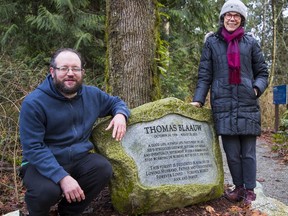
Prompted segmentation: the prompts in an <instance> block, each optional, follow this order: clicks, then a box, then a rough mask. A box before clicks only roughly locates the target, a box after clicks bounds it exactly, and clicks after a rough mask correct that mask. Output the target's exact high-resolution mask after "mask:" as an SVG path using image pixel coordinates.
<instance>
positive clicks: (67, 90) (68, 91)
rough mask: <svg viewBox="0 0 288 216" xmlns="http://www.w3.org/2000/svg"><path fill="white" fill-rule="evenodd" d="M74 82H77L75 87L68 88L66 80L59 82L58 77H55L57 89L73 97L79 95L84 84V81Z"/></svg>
mask: <svg viewBox="0 0 288 216" xmlns="http://www.w3.org/2000/svg"><path fill="white" fill-rule="evenodd" d="M74 81H75V85H74V86H73V87H67V86H66V85H65V83H64V82H65V80H63V81H59V80H58V79H57V76H55V77H54V84H55V87H56V89H57V90H58V91H60V92H61V93H63V94H65V95H73V94H75V93H77V92H78V90H79V89H80V88H81V86H82V82H83V81H82V79H81V80H80V81H76V80H74Z"/></svg>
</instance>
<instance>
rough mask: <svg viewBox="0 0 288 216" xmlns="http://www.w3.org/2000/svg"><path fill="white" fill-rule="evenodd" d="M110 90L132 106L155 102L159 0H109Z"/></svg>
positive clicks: (107, 71) (108, 69)
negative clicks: (157, 6) (157, 7)
mask: <svg viewBox="0 0 288 216" xmlns="http://www.w3.org/2000/svg"><path fill="white" fill-rule="evenodd" d="M106 4H107V6H106V7H107V8H106V10H107V65H106V83H107V91H108V92H110V93H111V94H113V95H118V96H120V97H121V98H122V99H123V100H125V102H126V103H127V104H128V106H129V107H130V108H134V107H137V106H140V105H142V104H144V103H147V102H151V101H152V100H153V95H155V89H156V87H155V86H156V84H155V82H154V80H158V78H155V77H156V76H157V67H156V62H155V56H156V35H157V34H156V29H157V27H156V26H157V18H156V15H157V14H156V11H157V10H156V0H145V1H143V0H107V2H106Z"/></svg>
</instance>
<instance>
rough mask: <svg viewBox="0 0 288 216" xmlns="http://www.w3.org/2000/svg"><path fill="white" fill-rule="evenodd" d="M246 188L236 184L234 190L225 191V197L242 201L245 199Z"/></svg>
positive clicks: (232, 200)
mask: <svg viewBox="0 0 288 216" xmlns="http://www.w3.org/2000/svg"><path fill="white" fill-rule="evenodd" d="M244 195H245V189H244V187H243V186H242V185H241V186H236V187H235V189H234V190H232V191H231V190H227V191H225V197H226V198H227V199H228V200H229V201H231V202H240V201H242V200H243V199H244Z"/></svg>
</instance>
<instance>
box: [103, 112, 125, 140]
mask: <svg viewBox="0 0 288 216" xmlns="http://www.w3.org/2000/svg"><path fill="white" fill-rule="evenodd" d="M113 126H114V128H113V132H112V137H113V138H115V139H116V140H117V141H121V139H122V138H123V137H124V135H125V133H126V118H125V116H124V115H123V114H117V115H115V116H114V118H113V119H112V120H111V122H110V124H109V125H108V127H107V128H106V130H109V129H111V128H112V127H113Z"/></svg>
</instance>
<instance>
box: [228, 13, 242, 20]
mask: <svg viewBox="0 0 288 216" xmlns="http://www.w3.org/2000/svg"><path fill="white" fill-rule="evenodd" d="M232 17H234V20H237V21H239V20H241V15H240V14H231V13H226V14H225V18H226V19H227V20H230V19H232Z"/></svg>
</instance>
